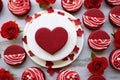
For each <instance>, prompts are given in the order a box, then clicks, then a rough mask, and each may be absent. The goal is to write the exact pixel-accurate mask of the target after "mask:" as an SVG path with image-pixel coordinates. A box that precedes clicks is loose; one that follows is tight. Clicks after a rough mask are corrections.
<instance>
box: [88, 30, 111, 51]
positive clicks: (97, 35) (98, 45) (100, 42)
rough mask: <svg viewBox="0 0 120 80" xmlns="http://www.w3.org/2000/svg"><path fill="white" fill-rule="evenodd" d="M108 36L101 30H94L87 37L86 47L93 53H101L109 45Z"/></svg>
mask: <svg viewBox="0 0 120 80" xmlns="http://www.w3.org/2000/svg"><path fill="white" fill-rule="evenodd" d="M110 42H111V41H110V37H109V35H108V34H107V33H106V32H105V31H103V30H96V31H94V32H92V33H91V34H90V35H89V37H88V45H89V47H90V48H91V49H92V50H93V51H103V50H105V49H107V48H108V46H109V44H110Z"/></svg>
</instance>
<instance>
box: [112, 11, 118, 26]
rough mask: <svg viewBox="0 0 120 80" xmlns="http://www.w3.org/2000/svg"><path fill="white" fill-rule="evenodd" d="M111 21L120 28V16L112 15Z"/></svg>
mask: <svg viewBox="0 0 120 80" xmlns="http://www.w3.org/2000/svg"><path fill="white" fill-rule="evenodd" d="M110 19H111V20H112V21H113V22H114V23H115V24H116V25H117V26H120V16H119V15H116V14H111V13H110Z"/></svg>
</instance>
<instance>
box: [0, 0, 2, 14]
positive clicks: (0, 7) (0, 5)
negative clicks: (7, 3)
mask: <svg viewBox="0 0 120 80" xmlns="http://www.w3.org/2000/svg"><path fill="white" fill-rule="evenodd" d="M2 8H3V3H2V0H0V12H1V10H2Z"/></svg>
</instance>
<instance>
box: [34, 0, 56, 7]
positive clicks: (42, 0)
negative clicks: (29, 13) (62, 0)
mask: <svg viewBox="0 0 120 80" xmlns="http://www.w3.org/2000/svg"><path fill="white" fill-rule="evenodd" d="M55 1H56V0H36V2H37V3H39V4H43V5H45V6H48V5H49V4H54V3H55Z"/></svg>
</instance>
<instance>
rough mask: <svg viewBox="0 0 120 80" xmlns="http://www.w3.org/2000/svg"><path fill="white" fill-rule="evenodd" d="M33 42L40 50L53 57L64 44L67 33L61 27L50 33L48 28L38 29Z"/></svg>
mask: <svg viewBox="0 0 120 80" xmlns="http://www.w3.org/2000/svg"><path fill="white" fill-rule="evenodd" d="M35 40H36V42H37V44H38V45H39V46H40V47H41V48H42V49H44V50H45V51H47V52H48V53H50V54H52V55H53V54H55V53H56V52H57V51H59V50H60V49H61V48H62V47H63V46H64V45H65V44H66V42H67V40H68V33H67V31H66V30H65V29H64V28H62V27H57V28H55V29H53V30H52V31H51V30H49V29H48V28H40V29H38V30H37V32H36V34H35Z"/></svg>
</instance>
